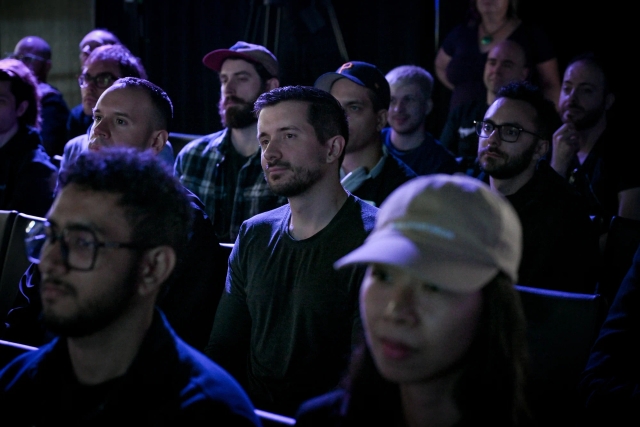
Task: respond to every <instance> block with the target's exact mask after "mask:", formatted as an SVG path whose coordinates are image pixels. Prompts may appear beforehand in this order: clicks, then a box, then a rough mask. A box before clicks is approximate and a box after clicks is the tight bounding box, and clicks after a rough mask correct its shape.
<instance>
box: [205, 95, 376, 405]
mask: <svg viewBox="0 0 640 427" xmlns="http://www.w3.org/2000/svg"><path fill="white" fill-rule="evenodd" d="M255 109H256V111H257V112H258V140H259V142H260V146H261V148H262V150H261V152H262V168H263V170H264V174H265V177H266V179H267V183H268V184H269V187H270V188H271V190H272V191H273V192H274V193H275V194H278V195H282V196H286V197H287V198H288V199H289V203H288V204H286V205H284V206H282V207H280V208H277V209H273V210H271V211H268V212H264V213H261V214H258V215H256V216H254V217H252V218H250V219H248V220H246V221H245V222H244V223H243V224H242V226H241V227H240V234H239V235H238V239H237V241H236V243H235V245H234V248H233V250H232V252H231V256H230V258H229V269H228V273H227V284H226V289H225V292H224V293H223V295H222V297H221V298H220V305H219V306H218V311H217V313H216V318H215V320H214V322H213V329H212V331H211V339H210V341H209V345H208V346H207V350H206V353H207V355H208V356H209V357H211V358H212V359H213V360H214V361H216V362H218V363H220V365H221V366H222V367H224V368H225V369H227V370H228V371H229V373H231V374H232V375H233V376H234V377H235V378H236V379H238V380H239V381H240V383H241V384H242V385H244V386H245V389H246V390H247V393H248V394H249V397H250V398H251V400H252V401H253V402H254V404H255V405H256V406H257V407H258V408H260V409H265V410H267V411H273V412H277V413H281V414H285V415H293V414H294V413H295V411H296V409H297V408H298V405H300V403H301V402H302V401H304V400H306V399H308V398H310V397H311V396H315V395H316V394H319V393H324V392H326V391H329V390H330V389H332V388H333V387H335V386H336V385H337V384H338V381H339V379H340V376H341V374H342V373H343V370H344V369H345V368H346V366H347V363H348V358H349V354H350V352H351V348H352V344H353V342H352V339H353V338H354V337H357V336H358V334H359V333H360V331H361V325H360V320H359V316H358V292H359V288H360V283H361V281H362V277H363V275H364V268H349V269H347V270H343V271H336V270H334V269H333V263H334V262H335V261H336V260H337V259H338V258H340V257H341V256H343V255H345V254H346V253H347V252H349V251H351V250H352V249H355V248H356V247H357V246H359V245H360V244H362V242H363V241H364V239H365V238H366V236H367V234H368V233H369V232H370V231H371V229H372V227H373V223H374V221H375V216H376V213H377V211H378V209H377V208H375V207H373V206H371V205H369V204H368V203H366V202H364V201H363V200H361V199H358V198H357V197H355V196H353V195H350V194H348V193H347V192H346V191H345V190H344V188H343V187H342V185H340V171H339V169H340V163H341V161H342V158H343V156H344V147H345V145H347V139H348V137H349V135H348V124H347V118H346V117H345V113H344V110H343V109H342V107H341V106H340V104H339V103H338V101H336V99H335V98H333V97H332V96H331V95H329V94H328V93H327V92H325V91H322V90H319V89H316V88H311V87H306V86H287V87H282V88H276V89H273V90H271V91H269V92H266V93H263V94H262V95H260V97H259V98H258V100H257V101H256V103H255Z"/></svg>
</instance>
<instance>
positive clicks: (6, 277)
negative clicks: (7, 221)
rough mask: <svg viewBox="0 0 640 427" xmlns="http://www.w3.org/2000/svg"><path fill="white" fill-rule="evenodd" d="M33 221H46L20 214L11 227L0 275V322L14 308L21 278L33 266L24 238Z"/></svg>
mask: <svg viewBox="0 0 640 427" xmlns="http://www.w3.org/2000/svg"><path fill="white" fill-rule="evenodd" d="M32 221H36V222H44V221H45V219H44V218H42V217H38V216H33V215H27V214H24V213H18V214H17V215H16V217H15V220H14V222H13V226H12V227H11V237H10V239H9V243H8V245H7V252H6V255H5V257H4V262H3V266H2V275H0V321H4V320H5V318H6V316H7V313H8V312H9V310H10V309H11V307H12V306H13V303H14V301H15V298H16V295H17V294H18V288H19V284H20V278H21V277H22V275H23V274H24V273H25V271H27V268H28V267H29V265H30V264H31V262H30V261H29V259H28V258H27V250H26V247H25V244H24V238H25V230H26V229H27V226H28V225H29V224H30V223H31V222H32Z"/></svg>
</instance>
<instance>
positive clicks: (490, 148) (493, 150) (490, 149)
mask: <svg viewBox="0 0 640 427" xmlns="http://www.w3.org/2000/svg"><path fill="white" fill-rule="evenodd" d="M485 153H492V154H497V155H499V156H501V157H504V153H503V152H502V151H500V149H498V148H497V147H494V146H493V145H489V146H487V147H486V148H481V149H480V151H479V152H478V157H480V156H482V155H483V154H485Z"/></svg>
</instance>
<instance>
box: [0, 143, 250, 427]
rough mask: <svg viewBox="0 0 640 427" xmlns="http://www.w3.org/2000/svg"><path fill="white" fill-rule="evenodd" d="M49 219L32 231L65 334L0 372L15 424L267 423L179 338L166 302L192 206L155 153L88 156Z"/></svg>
mask: <svg viewBox="0 0 640 427" xmlns="http://www.w3.org/2000/svg"><path fill="white" fill-rule="evenodd" d="M59 182H60V191H59V192H58V194H57V196H56V199H55V201H54V203H53V205H52V207H51V209H50V210H49V212H48V213H47V216H46V222H42V223H39V224H36V225H35V226H33V227H31V228H29V229H28V230H27V232H26V238H25V246H26V248H27V254H28V255H29V258H30V260H31V261H32V262H34V263H36V264H37V265H38V269H39V271H40V273H41V275H42V282H41V286H40V295H41V299H42V311H43V317H44V321H45V324H46V325H47V327H48V328H49V329H50V330H52V331H54V332H55V333H56V334H57V335H58V337H56V338H54V339H53V340H52V341H51V342H49V343H47V344H45V345H43V346H41V347H40V348H39V349H37V350H35V351H29V352H26V353H24V354H22V355H20V356H18V357H17V358H16V359H14V360H13V361H12V362H10V363H9V364H8V365H7V366H6V367H4V368H3V369H2V370H1V371H0V413H2V417H3V418H4V419H5V420H7V423H8V424H13V425H93V426H98V425H117V424H119V423H122V421H123V420H126V423H127V424H132V425H153V426H161V425H162V426H164V425H170V426H174V425H198V424H201V423H202V421H203V420H213V421H214V422H216V423H218V424H220V425H234V426H235V425H239V426H258V425H260V421H259V420H258V418H257V417H256V415H255V413H254V407H253V405H252V404H251V401H250V400H249V399H248V397H247V395H246V393H245V392H244V391H243V390H242V388H241V387H240V386H239V384H238V383H237V382H236V381H235V380H234V379H233V378H232V377H231V376H230V375H229V374H228V373H227V372H225V371H224V370H222V369H221V368H220V366H218V365H217V364H215V363H213V362H212V361H211V360H209V359H207V357H205V356H204V355H203V354H202V353H200V352H199V351H197V350H196V349H195V348H193V347H191V346H190V345H188V344H186V343H185V342H184V341H183V340H182V339H181V338H179V337H178V336H177V334H176V333H175V332H174V330H173V328H172V327H171V326H170V325H169V323H168V322H167V320H166V318H165V316H164V313H163V311H162V310H161V309H158V308H157V307H156V303H157V301H158V299H159V298H160V296H161V295H162V293H163V292H164V291H165V290H166V288H167V286H169V285H170V282H171V281H172V280H173V278H174V273H175V269H176V267H177V265H179V263H180V260H181V259H182V258H183V257H184V256H185V255H186V247H187V245H188V240H189V233H190V231H191V228H192V227H191V223H192V221H193V211H192V209H191V207H190V201H189V196H188V195H187V193H186V191H185V189H184V187H183V186H182V185H180V183H179V182H178V180H177V179H175V177H173V175H172V170H171V168H170V167H169V166H167V165H166V164H165V163H163V162H162V161H161V160H159V159H158V157H157V156H155V155H154V154H153V153H151V152H150V151H145V152H140V151H139V150H138V149H135V148H110V149H105V150H101V151H99V152H85V153H82V154H81V155H80V156H79V157H78V159H77V161H76V162H74V163H73V164H72V165H70V166H69V167H67V168H66V169H64V170H62V171H61V174H60V181H59Z"/></svg>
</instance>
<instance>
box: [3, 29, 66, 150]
mask: <svg viewBox="0 0 640 427" xmlns="http://www.w3.org/2000/svg"><path fill="white" fill-rule="evenodd" d="M7 56H9V57H11V58H14V59H17V60H19V61H22V63H23V64H24V65H26V66H27V67H28V68H29V69H30V70H31V72H32V73H33V75H34V76H35V77H36V79H37V80H38V91H39V92H40V116H41V118H42V123H41V125H40V135H41V136H42V145H43V146H44V148H45V149H46V150H47V153H49V155H50V156H52V157H53V156H55V155H60V154H62V149H63V147H64V144H65V143H66V142H67V139H68V138H67V120H68V118H69V107H68V106H67V103H66V101H65V100H64V97H63V95H62V92H60V91H59V90H58V89H57V88H56V87H54V86H52V85H50V84H49V83H48V82H47V78H48V76H49V72H50V71H51V65H52V64H51V47H50V46H49V43H47V42H46V40H44V39H43V38H41V37H38V36H27V37H24V38H22V39H21V40H20V41H19V42H18V43H17V44H16V46H15V48H14V50H13V53H10V54H8V55H7Z"/></svg>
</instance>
